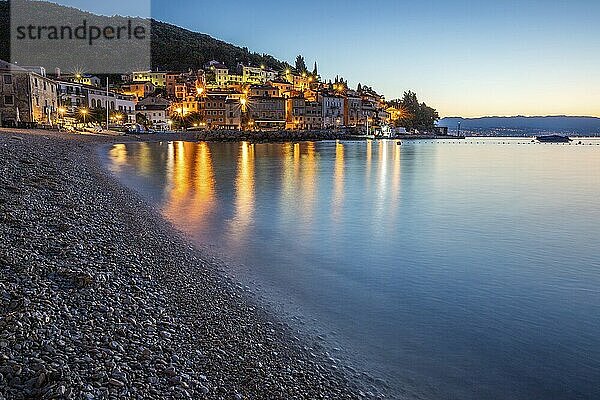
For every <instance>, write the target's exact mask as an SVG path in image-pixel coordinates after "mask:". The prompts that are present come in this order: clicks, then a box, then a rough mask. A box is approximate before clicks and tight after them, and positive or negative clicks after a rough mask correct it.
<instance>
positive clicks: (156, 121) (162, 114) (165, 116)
mask: <svg viewBox="0 0 600 400" xmlns="http://www.w3.org/2000/svg"><path fill="white" fill-rule="evenodd" d="M170 106H171V102H170V101H168V100H165V99H163V98H160V97H147V98H145V99H144V100H141V101H140V102H138V103H137V105H136V106H135V111H136V116H137V114H142V115H143V116H144V117H145V118H146V120H148V121H149V122H151V123H152V127H153V128H154V129H156V130H161V131H165V130H168V129H169V107H170ZM137 122H138V123H139V122H141V121H137Z"/></svg>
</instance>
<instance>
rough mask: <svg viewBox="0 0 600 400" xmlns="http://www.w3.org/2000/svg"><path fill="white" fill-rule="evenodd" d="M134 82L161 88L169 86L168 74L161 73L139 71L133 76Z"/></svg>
mask: <svg viewBox="0 0 600 400" xmlns="http://www.w3.org/2000/svg"><path fill="white" fill-rule="evenodd" d="M132 80H133V81H134V82H135V81H138V82H152V84H153V85H154V86H156V87H159V88H165V87H166V86H167V73H166V72H160V71H137V72H134V73H133V74H132Z"/></svg>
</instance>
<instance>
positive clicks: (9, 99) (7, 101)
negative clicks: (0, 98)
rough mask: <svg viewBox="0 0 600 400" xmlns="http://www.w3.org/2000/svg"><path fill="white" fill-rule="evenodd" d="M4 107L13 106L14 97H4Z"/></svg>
mask: <svg viewBox="0 0 600 400" xmlns="http://www.w3.org/2000/svg"><path fill="white" fill-rule="evenodd" d="M9 76H10V75H9ZM4 105H5V106H14V105H15V99H14V97H13V96H12V95H10V96H4Z"/></svg>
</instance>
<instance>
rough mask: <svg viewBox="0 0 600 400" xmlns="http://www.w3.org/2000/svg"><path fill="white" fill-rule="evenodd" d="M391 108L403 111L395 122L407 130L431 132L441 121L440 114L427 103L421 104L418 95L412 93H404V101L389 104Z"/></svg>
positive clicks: (393, 101)
mask: <svg viewBox="0 0 600 400" xmlns="http://www.w3.org/2000/svg"><path fill="white" fill-rule="evenodd" d="M389 104H390V106H392V107H396V108H398V109H399V110H401V113H400V118H399V119H397V120H396V121H395V125H396V126H397V127H403V128H406V129H407V130H410V131H412V130H415V129H416V130H419V131H430V130H432V129H433V128H434V127H435V123H436V122H437V121H438V120H439V119H440V116H439V114H438V112H437V111H436V110H435V109H434V108H432V107H429V106H428V105H427V104H425V103H420V102H419V99H418V98H417V94H416V93H415V92H412V91H410V90H409V91H408V92H404V96H403V97H402V99H396V100H392V101H390V102H389Z"/></svg>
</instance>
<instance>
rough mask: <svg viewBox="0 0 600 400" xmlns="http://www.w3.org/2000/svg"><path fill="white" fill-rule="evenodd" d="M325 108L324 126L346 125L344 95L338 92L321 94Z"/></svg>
mask: <svg viewBox="0 0 600 400" xmlns="http://www.w3.org/2000/svg"><path fill="white" fill-rule="evenodd" d="M319 101H320V102H321V106H322V108H323V127H324V128H337V127H340V126H342V125H344V97H342V96H339V95H336V94H323V95H321V96H319Z"/></svg>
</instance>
